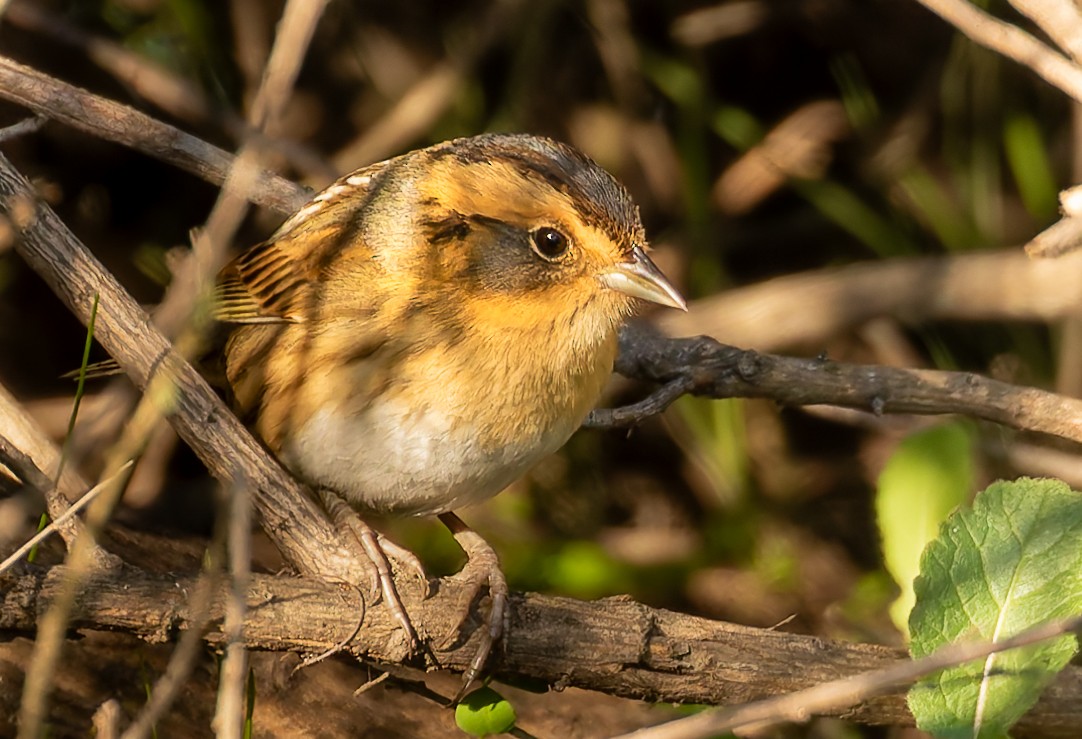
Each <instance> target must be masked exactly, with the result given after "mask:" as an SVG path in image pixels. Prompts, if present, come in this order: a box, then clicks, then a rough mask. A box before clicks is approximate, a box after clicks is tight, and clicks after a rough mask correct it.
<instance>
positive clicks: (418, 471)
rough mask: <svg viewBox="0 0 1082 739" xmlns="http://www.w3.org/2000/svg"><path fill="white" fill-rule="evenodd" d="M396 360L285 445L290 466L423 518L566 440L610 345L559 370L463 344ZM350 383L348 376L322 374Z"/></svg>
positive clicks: (325, 407) (368, 504)
mask: <svg viewBox="0 0 1082 739" xmlns="http://www.w3.org/2000/svg"><path fill="white" fill-rule="evenodd" d="M452 349H453V351H446V350H434V351H432V352H430V353H429V354H428V355H427V356H413V357H410V360H409V361H408V362H404V363H403V366H402V367H401V368H400V370H401V371H400V372H398V373H397V375H396V376H395V378H394V380H393V382H392V383H391V384H390V385H389V386H387V387H385V388H384V389H383V391H382V392H380V393H378V394H377V395H375V396H374V397H371V398H368V399H367V401H366V402H365V403H363V404H361V405H358V406H350V405H349V404H345V403H339V404H331V403H321V404H319V405H318V406H316V410H315V412H314V413H312V414H311V415H310V416H309V417H308V418H307V419H304V420H302V421H301V422H300V423H298V424H297V426H296V431H295V433H293V434H291V435H290V437H289V438H288V439H287V440H286V442H285V445H284V449H283V452H284V455H285V457H286V459H287V463H289V464H290V465H291V466H293V467H294V468H296V469H297V470H298V471H299V472H300V473H301V474H302V476H304V477H306V478H307V479H309V480H310V481H311V482H313V483H316V484H318V485H322V486H325V487H328V488H331V489H333V490H336V491H338V492H339V493H340V494H342V495H343V496H344V497H345V498H346V499H347V500H349V501H350V502H351V503H352V504H353V505H354V506H355V507H357V508H359V509H361V510H370V511H375V512H379V513H391V514H399V515H427V514H435V513H442V512H444V511H448V510H452V509H455V508H459V507H462V506H466V505H470V504H472V503H476V502H479V501H481V500H484V499H486V498H488V497H491V496H493V495H495V494H496V493H498V492H500V491H501V490H502V489H503V488H505V487H506V486H507V485H509V484H510V483H511V482H513V481H514V480H515V479H517V478H518V477H520V476H521V475H523V474H524V473H525V472H526V471H527V470H528V469H529V468H530V467H531V466H533V464H535V463H536V462H537V461H538V460H540V459H541V458H542V457H544V456H546V455H548V454H550V453H552V452H553V451H555V450H556V449H558V448H559V447H560V446H562V445H563V444H564V442H566V441H567V439H568V438H569V437H570V436H571V434H572V433H574V431H575V430H576V429H577V428H578V427H579V425H580V424H581V422H582V419H583V417H584V416H585V414H586V413H587V412H589V410H590V409H591V408H592V407H593V406H594V405H595V404H596V402H597V399H598V396H599V395H600V392H601V388H602V387H603V385H604V382H605V380H606V379H607V377H608V375H609V374H610V373H611V368H612V357H611V352H608V351H601V352H597V353H596V354H595V356H592V357H591V358H590V361H588V362H586V363H585V364H584V365H581V366H577V367H568V368H562V367H560V363H558V362H553V361H552V358H551V357H544V356H539V355H537V354H535V353H533V352H532V351H531V353H530V355H529V358H528V359H529V361H526V360H523V359H521V358H516V357H513V356H509V355H508V354H507V353H503V354H502V355H500V354H497V353H488V354H487V355H486V356H478V355H477V354H476V352H473V353H471V352H470V351H469V348H468V347H464V346H460V347H453V348H452ZM330 381H331V382H333V383H334V384H335V385H339V386H341V387H342V388H343V392H348V386H349V378H348V377H339V378H337V379H335V380H330Z"/></svg>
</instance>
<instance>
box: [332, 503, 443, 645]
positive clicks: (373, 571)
mask: <svg viewBox="0 0 1082 739" xmlns="http://www.w3.org/2000/svg"><path fill="white" fill-rule="evenodd" d="M319 492H320V497H321V499H322V501H323V506H324V508H326V510H327V513H329V514H330V516H331V520H332V521H333V522H334V525H335V526H336V527H338V528H339V529H344V530H346V531H349V532H351V533H352V534H353V536H354V537H355V538H356V539H357V542H358V543H359V544H360V545H361V549H362V550H363V551H364V553H365V556H366V557H367V558H368V562H369V563H370V564H371V567H370V568H369V576H370V577H371V580H370V582H369V597H370V598H372V600H375V599H376V597H377V595H378V596H382V598H383V602H384V604H385V606H386V608H387V610H388V611H389V612H390V614H391V617H392V618H393V619H394V620H395V621H396V622H397V623H398V625H399V626H400V627H401V628H402V631H403V632H405V634H406V641H407V644H408V647H409V651H410V653H411V654H414V653H416V652H417V651H418V650H419V648H420V644H421V641H420V639H419V638H418V636H417V630H416V629H415V628H414V627H413V622H412V621H411V620H410V617H409V614H408V613H407V612H406V607H405V606H404V605H403V604H402V598H401V596H399V594H398V588H397V586H396V585H395V582H394V575H393V570H392V565H391V562H392V560H393V561H394V562H395V564H397V565H398V568H399V569H400V570H404V571H407V572H409V573H410V574H411V575H413V576H414V577H416V578H417V579H419V580H420V581H421V584H422V588H423V594H422V597H423V598H427V597H428V578H427V577H426V576H425V571H424V568H423V567H422V566H421V561H420V560H419V559H417V557H416V555H414V554H413V552H411V551H409V550H408V549H405V548H404V547H401V546H399V545H398V544H395V543H394V542H392V541H391V540H390V539H387V538H386V537H384V536H383V535H382V534H380V533H379V532H378V531H376V530H375V529H373V528H372V527H371V526H369V525H368V524H367V523H365V522H364V521H362V520H361V518H360V517H359V516H358V515H357V513H356V512H355V511H354V510H353V509H352V508H350V507H349V505H347V504H346V502H345V501H344V500H342V499H341V498H340V497H338V495H336V494H335V493H334V492H332V491H329V490H325V489H322V490H320V491H319Z"/></svg>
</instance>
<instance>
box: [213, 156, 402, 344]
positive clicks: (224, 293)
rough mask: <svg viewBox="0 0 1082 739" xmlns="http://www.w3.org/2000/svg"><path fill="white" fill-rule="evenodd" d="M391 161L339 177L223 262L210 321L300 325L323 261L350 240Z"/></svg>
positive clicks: (309, 302)
mask: <svg viewBox="0 0 1082 739" xmlns="http://www.w3.org/2000/svg"><path fill="white" fill-rule="evenodd" d="M393 161H394V160H388V161H385V162H377V163H376V164H372V165H370V166H368V167H365V168H363V169H359V170H357V171H356V172H353V173H352V174H349V175H346V176H345V177H342V178H341V179H339V180H338V181H336V182H335V183H334V184H333V185H331V186H329V187H327V188H326V189H325V190H323V191H322V192H320V193H319V194H318V195H316V196H315V197H314V198H313V199H312V200H311V201H310V202H309V203H308V204H307V205H306V206H304V207H303V208H301V209H300V210H299V211H297V212H296V213H294V214H293V215H292V216H290V217H289V219H288V220H286V222H285V223H283V224H282V226H281V227H280V228H279V229H278V230H277V231H276V232H275V234H274V235H273V236H271V238H270V239H268V240H267V241H264V242H263V243H260V244H256V245H255V246H253V247H251V248H250V249H248V250H247V251H244V252H242V253H241V254H239V255H238V256H237V257H236V258H234V259H233V261H231V262H230V263H229V264H227V265H226V266H225V267H224V268H223V269H222V271H221V272H220V273H219V275H218V292H217V295H216V302H215V308H214V317H215V318H216V319H217V320H219V321H222V322H225V323H249V324H250V323H303V322H304V320H305V316H306V315H309V314H310V313H311V311H312V309H313V308H314V306H313V305H312V301H314V300H315V297H316V296H315V295H314V291H313V290H312V286H313V285H314V284H315V283H316V282H317V281H318V278H319V276H320V274H321V272H322V271H323V269H324V268H325V266H326V263H327V260H328V259H329V258H330V257H331V256H333V255H334V254H335V253H337V252H338V251H339V250H340V249H341V248H342V247H343V246H345V245H346V244H347V243H348V242H349V241H350V240H351V239H353V238H355V237H356V232H355V227H354V224H355V221H356V220H357V215H358V213H359V212H360V210H361V209H362V208H363V207H364V205H365V204H366V203H367V202H368V200H369V198H370V197H371V195H372V192H373V183H374V182H376V180H377V178H378V177H379V175H380V174H381V173H382V172H383V171H384V170H385V169H386V168H387V166H388V165H389V164H390V163H391V162H393Z"/></svg>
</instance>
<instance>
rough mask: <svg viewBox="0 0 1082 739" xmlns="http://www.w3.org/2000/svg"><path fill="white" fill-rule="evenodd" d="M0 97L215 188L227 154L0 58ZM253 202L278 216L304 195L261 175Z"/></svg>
mask: <svg viewBox="0 0 1082 739" xmlns="http://www.w3.org/2000/svg"><path fill="white" fill-rule="evenodd" d="M0 97H3V98H4V99H6V100H10V101H12V102H15V103H18V104H20V105H24V106H26V107H27V108H29V109H30V110H33V111H34V112H35V113H37V114H39V115H41V116H44V117H46V118H50V119H52V120H56V121H60V122H62V123H64V124H66V125H69V126H71V127H72V128H75V129H78V130H80V131H83V132H85V133H89V134H91V135H93V136H98V137H100V138H103V139H105V140H106V141H115V142H116V143H118V144H123V145H124V146H128V147H131V148H133V149H136V150H137V151H141V152H143V153H145V154H149V155H150V156H153V157H156V158H158V159H161V160H162V161H164V162H167V163H169V164H172V165H173V166H175V167H177V168H178V169H182V170H184V171H185V172H190V173H192V174H194V175H195V176H197V177H199V178H201V179H204V180H206V181H207V182H212V183H214V184H216V185H221V184H223V183H224V182H225V174H226V172H228V171H229V166H230V163H231V162H232V160H233V157H232V155H230V154H229V153H228V152H226V151H223V150H222V149H219V148H218V147H216V146H211V145H210V144H208V143H206V142H205V141H202V140H200V139H198V138H196V137H195V136H192V135H190V134H187V133H184V132H183V131H180V130H179V129H176V128H174V127H173V126H170V125H167V124H165V123H162V122H161V121H159V120H156V119H154V118H151V117H150V116H148V115H145V114H143V113H140V112H139V111H137V110H133V109H132V108H129V107H128V106H126V105H120V104H119V103H115V102H113V101H111V100H107V99H105V98H103V97H100V96H98V95H94V94H92V93H89V92H87V91H86V90H81V89H79V88H78V87H75V86H73V85H69V84H67V83H66V82H61V81H60V80H57V79H54V78H52V77H49V76H48V75H46V74H42V73H41V72H38V71H37V70H34V69H31V68H30V67H25V66H23V65H21V64H18V63H17V62H15V61H13V60H11V59H8V58H7V57H3V56H0ZM242 194H243V195H244V197H246V198H248V199H249V200H251V201H252V202H253V203H257V204H259V205H263V206H266V207H268V208H272V209H274V210H276V211H278V212H280V213H292V212H293V211H295V210H297V209H298V208H300V207H301V206H302V205H304V202H305V201H306V200H307V195H306V194H305V192H304V190H303V189H302V188H300V187H299V186H297V185H295V184H294V183H292V182H290V181H289V180H286V179H284V178H282V177H279V176H278V175H276V174H272V173H270V172H261V173H260V174H259V176H258V177H257V178H256V181H255V183H254V185H253V187H252V189H251V190H249V191H245V192H244V193H242Z"/></svg>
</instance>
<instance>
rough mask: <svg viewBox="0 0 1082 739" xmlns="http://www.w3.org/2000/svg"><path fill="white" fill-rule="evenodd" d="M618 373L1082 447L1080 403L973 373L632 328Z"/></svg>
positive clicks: (626, 416) (711, 393)
mask: <svg viewBox="0 0 1082 739" xmlns="http://www.w3.org/2000/svg"><path fill="white" fill-rule="evenodd" d="M616 369H617V371H618V372H620V373H621V374H623V375H626V376H628V377H635V378H639V379H644V380H651V381H653V382H659V383H665V384H670V383H674V382H677V381H681V380H682V381H683V382H684V383H685V386H686V387H687V388H688V390H689V392H691V393H693V394H695V395H700V396H703V397H710V398H738V397H739V398H767V399H770V400H775V401H777V402H779V403H782V404H785V405H794V406H803V405H836V406H842V407H845V408H855V409H858V410H865V411H868V412H871V413H874V414H876V415H882V414H884V413H914V414H920V415H940V414H961V415H965V416H969V417H971V418H980V419H984V420H986V421H992V422H994V423H998V424H1002V425H1004V426H1010V427H1012V428H1016V429H1020V430H1023V431H1037V432H1039V433H1043V434H1050V435H1052V436H1058V437H1060V438H1063V439H1067V440H1069V441H1073V442H1075V443H1079V444H1082V400H1079V399H1077V398H1068V397H1066V396H1063V395H1057V394H1056V393H1050V392H1046V391H1044V390H1038V389H1036V388H1031V387H1022V386H1018V385H1011V384H1009V383H1006V382H1000V381H998V380H993V379H990V378H987V377H982V376H980V375H976V374H973V373H970V372H943V371H938V370H914V369H900V368H897V367H885V366H879V365H854V364H843V363H839V362H832V361H830V360H828V359H824V358H818V359H800V358H795V357H782V356H778V355H774V354H762V353H759V352H755V351H751V350H748V349H738V348H736V347H732V346H727V345H725V344H721V343H719V342H717V341H715V340H713V339H711V338H709V337H705V336H701V337H698V338H692V339H667V338H665V337H662V336H659V335H657V334H656V333H654V332H652V331H651V330H649V329H646V328H645V327H629V328H628V329H627V330H625V331H624V332H623V333H622V334H621V335H620V353H619V356H618V357H617V364H616ZM638 405H639V406H641V407H640V408H639V410H634V409H635V408H636V407H635V406H633V407H632V408H631V409H617V410H616V411H614V412H610V413H608V414H605V415H606V416H607V417H608V418H609V419H611V420H617V421H618V423H616V424H614V425H617V426H627V425H634V424H636V423H639V422H641V421H642V420H643V419H644V418H645V417H646V416H648V415H649V414H650V413H651V412H653V411H654V410H655V409H656V407H657V406H656V404H654V403H642V404H638ZM595 418H596V416H595ZM593 425H598V424H597V423H594V424H593Z"/></svg>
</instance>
